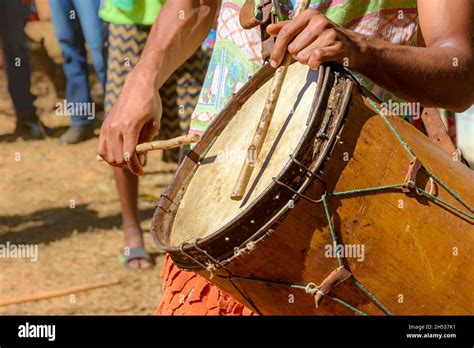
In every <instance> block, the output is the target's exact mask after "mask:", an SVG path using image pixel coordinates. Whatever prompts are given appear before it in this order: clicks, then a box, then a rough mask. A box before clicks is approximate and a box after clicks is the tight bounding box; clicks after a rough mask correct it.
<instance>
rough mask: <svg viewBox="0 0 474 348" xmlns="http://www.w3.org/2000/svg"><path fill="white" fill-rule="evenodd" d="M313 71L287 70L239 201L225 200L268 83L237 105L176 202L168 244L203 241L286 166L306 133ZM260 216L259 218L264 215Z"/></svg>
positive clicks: (303, 68) (297, 67)
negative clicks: (178, 202) (202, 239)
mask: <svg viewBox="0 0 474 348" xmlns="http://www.w3.org/2000/svg"><path fill="white" fill-rule="evenodd" d="M317 80H318V71H315V70H311V69H309V68H308V67H307V66H304V65H301V64H299V63H295V64H292V65H290V67H289V69H288V72H287V75H286V78H285V82H284V84H283V88H282V91H281V94H280V97H279V100H278V104H277V106H276V109H275V112H274V115H273V118H272V120H271V123H270V129H269V131H268V134H267V137H266V139H265V143H264V145H263V147H262V150H261V152H260V155H259V156H258V160H257V162H256V165H255V167H254V170H253V173H252V177H251V179H250V181H249V184H248V186H247V190H246V193H245V195H244V198H243V199H242V200H241V201H234V200H232V199H231V198H230V196H231V193H232V189H233V187H234V185H235V183H236V181H237V177H238V175H239V173H240V170H241V167H242V165H243V163H244V160H245V156H246V154H247V149H248V146H249V145H250V143H251V141H252V138H253V136H254V134H255V130H256V128H257V124H258V121H259V119H260V116H261V114H262V111H263V107H264V103H265V100H266V98H267V95H268V93H269V91H270V87H271V82H272V80H271V79H270V80H269V81H267V82H266V83H265V84H264V85H262V86H261V87H260V88H258V89H257V90H256V91H255V93H254V94H253V95H252V96H251V97H250V98H249V99H248V100H247V101H246V102H245V103H244V104H243V105H242V107H241V109H240V110H239V111H238V112H237V113H236V114H235V116H234V117H233V118H232V119H231V120H230V122H229V123H228V124H227V126H226V127H225V128H224V129H223V131H222V133H221V134H220V135H219V136H218V137H217V139H216V140H215V142H214V143H213V144H212V145H211V147H210V148H209V150H208V152H207V153H206V155H205V157H204V159H203V160H201V164H200V166H199V167H198V168H197V170H196V171H195V173H194V175H193V177H192V179H191V180H190V182H189V184H188V186H187V188H186V191H185V192H184V195H183V197H182V200H181V202H180V208H179V209H178V211H177V213H176V216H175V219H174V224H173V228H172V232H171V234H170V244H171V245H175V246H177V245H180V244H181V243H183V242H189V241H193V240H195V239H200V238H204V237H206V236H209V235H211V234H212V233H214V232H216V231H218V230H219V229H221V228H223V227H225V226H226V225H227V224H229V223H230V222H231V221H232V220H234V219H235V218H237V217H238V216H239V215H240V214H242V213H243V212H244V211H245V210H246V209H247V208H248V207H249V205H251V204H252V203H253V202H254V201H255V200H257V199H258V197H259V196H260V195H261V194H262V193H263V192H264V191H265V190H266V189H267V188H268V187H269V186H270V185H271V184H272V183H273V181H272V178H273V177H278V176H279V174H280V172H281V171H282V169H283V168H284V167H285V165H286V164H287V163H288V161H289V156H290V155H291V154H292V153H293V152H294V151H295V149H296V148H297V146H298V144H299V143H300V141H301V140H302V136H303V134H304V132H305V131H306V127H307V125H306V124H307V120H308V116H309V114H310V109H311V105H312V103H313V98H314V96H315V92H316V85H317ZM264 213H265V212H262V214H264Z"/></svg>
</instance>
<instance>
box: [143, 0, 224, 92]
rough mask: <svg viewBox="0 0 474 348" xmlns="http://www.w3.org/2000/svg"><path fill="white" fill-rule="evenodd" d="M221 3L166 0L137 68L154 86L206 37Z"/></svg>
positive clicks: (165, 77)
mask: <svg viewBox="0 0 474 348" xmlns="http://www.w3.org/2000/svg"><path fill="white" fill-rule="evenodd" d="M218 4H219V1H216V0H171V1H169V0H168V1H166V3H165V5H164V6H163V8H162V9H161V11H160V14H159V16H158V18H157V20H156V21H155V24H154V25H153V27H152V29H151V32H150V35H149V37H148V40H147V43H146V46H145V49H144V50H143V53H142V56H141V58H140V61H139V63H138V64H137V66H136V70H137V71H140V73H142V74H145V75H146V78H148V79H150V81H151V82H152V83H153V85H154V86H155V88H160V87H161V86H162V85H163V84H164V83H165V81H166V80H167V79H168V77H169V76H170V75H171V74H172V73H173V72H174V71H175V70H176V69H177V68H178V67H179V66H180V65H181V64H183V63H184V62H185V61H186V60H187V59H188V58H189V57H190V56H191V55H192V54H193V53H194V52H195V51H196V49H197V48H198V47H199V45H200V44H201V43H202V41H203V40H204V39H205V38H206V36H207V35H208V33H209V31H210V29H211V26H212V22H213V19H214V17H215V14H216V12H217V11H218Z"/></svg>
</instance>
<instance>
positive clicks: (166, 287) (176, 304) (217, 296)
mask: <svg viewBox="0 0 474 348" xmlns="http://www.w3.org/2000/svg"><path fill="white" fill-rule="evenodd" d="M161 276H162V277H163V297H162V298H161V302H160V304H159V306H158V309H157V311H156V314H157V315H255V313H254V312H253V311H252V310H250V309H248V308H247V307H245V306H244V305H242V304H241V303H239V302H237V301H235V300H234V299H232V298H231V297H230V296H229V295H227V294H226V293H224V292H222V291H221V290H219V288H217V287H216V286H214V285H212V284H211V283H209V282H208V281H207V280H206V279H204V278H203V277H201V276H199V275H197V274H196V273H193V272H184V271H182V270H180V269H179V268H178V267H177V266H176V265H175V264H174V263H173V261H172V260H171V257H170V256H169V255H166V259H165V264H164V266H163V271H162V272H161Z"/></svg>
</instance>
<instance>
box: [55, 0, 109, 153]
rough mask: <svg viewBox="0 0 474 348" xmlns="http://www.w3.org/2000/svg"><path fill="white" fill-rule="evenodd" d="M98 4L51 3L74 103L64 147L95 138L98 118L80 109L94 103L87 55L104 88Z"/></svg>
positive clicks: (91, 0) (81, 0)
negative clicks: (88, 54)
mask: <svg viewBox="0 0 474 348" xmlns="http://www.w3.org/2000/svg"><path fill="white" fill-rule="evenodd" d="M99 6H100V1H99V0H50V8H51V20H52V22H53V25H54V31H55V33H56V37H57V39H58V42H59V45H60V47H61V51H62V53H63V57H64V62H63V70H64V74H65V75H66V80H67V83H66V100H67V102H68V103H73V105H74V106H75V107H74V112H73V114H72V115H71V127H70V128H69V129H68V131H67V132H66V133H65V134H64V135H63V136H61V138H60V139H59V142H60V143H61V144H76V143H79V142H81V141H84V140H87V139H90V138H92V137H93V136H94V125H95V115H93V116H94V117H91V116H90V115H81V107H80V105H84V103H91V102H92V100H91V95H90V87H89V78H88V66H87V51H86V46H85V44H86V43H87V46H88V48H89V52H90V55H91V56H92V62H93V65H94V70H95V73H96V75H97V77H98V78H99V81H100V83H101V85H102V88H103V87H104V86H105V68H106V67H105V52H106V51H105V45H104V40H105V31H104V26H103V23H102V22H101V20H100V19H99Z"/></svg>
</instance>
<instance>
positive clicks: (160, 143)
mask: <svg viewBox="0 0 474 348" xmlns="http://www.w3.org/2000/svg"><path fill="white" fill-rule="evenodd" d="M200 140H201V137H200V136H199V134H187V135H181V136H179V137H176V138H172V139H168V140H157V141H151V142H149V143H143V144H138V145H137V147H136V148H135V149H136V151H137V152H138V153H144V152H148V151H153V150H169V149H173V148H175V147H179V146H183V145H188V144H191V143H198V142H199V141H200ZM96 159H97V161H99V162H100V161H103V160H104V159H103V158H102V157H100V156H99V155H97V157H96Z"/></svg>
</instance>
